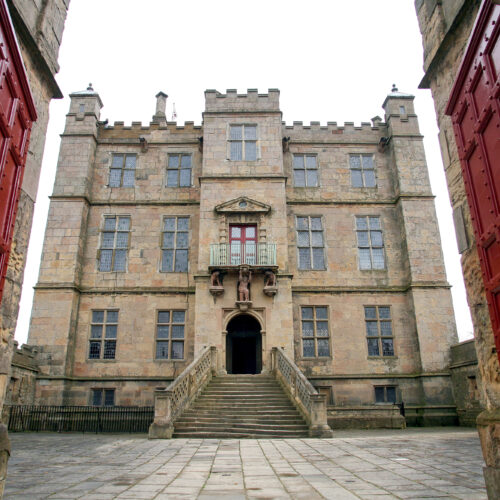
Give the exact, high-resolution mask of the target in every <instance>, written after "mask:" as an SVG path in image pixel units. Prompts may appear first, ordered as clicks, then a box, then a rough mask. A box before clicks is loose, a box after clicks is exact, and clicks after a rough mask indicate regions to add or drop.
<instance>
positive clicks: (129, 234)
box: [96, 214, 132, 273]
mask: <svg viewBox="0 0 500 500" xmlns="http://www.w3.org/2000/svg"><path fill="white" fill-rule="evenodd" d="M110 217H115V218H117V219H118V218H119V217H128V219H129V226H128V243H127V248H126V249H125V248H123V249H124V250H126V257H125V269H124V270H123V271H116V270H113V269H110V270H109V271H101V268H100V262H101V251H102V250H112V251H113V256H112V262H111V267H112V268H113V266H114V257H115V250H116V248H115V247H113V248H112V249H111V248H108V249H106V248H102V243H103V233H104V232H106V230H105V221H106V218H110ZM101 219H102V220H101V225H100V228H99V246H98V249H97V258H96V263H97V271H98V272H100V273H126V272H128V269H127V267H128V251H129V250H130V246H131V240H132V237H131V236H132V215H131V214H102V215H101ZM115 227H116V226H115ZM115 232H117V231H116V230H115Z"/></svg>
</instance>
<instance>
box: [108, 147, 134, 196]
mask: <svg viewBox="0 0 500 500" xmlns="http://www.w3.org/2000/svg"><path fill="white" fill-rule="evenodd" d="M115 157H116V158H117V157H122V164H121V166H120V167H117V166H115V165H114V159H115ZM127 157H130V158H132V157H133V158H134V166H133V168H130V167H127ZM113 170H120V184H119V185H118V186H112V185H111V172H112V171H113ZM136 170H137V153H111V165H110V167H109V177H108V187H109V188H135V172H136ZM126 171H133V172H134V177H133V178H134V182H133V184H132V185H131V186H124V185H123V179H124V177H125V172H126Z"/></svg>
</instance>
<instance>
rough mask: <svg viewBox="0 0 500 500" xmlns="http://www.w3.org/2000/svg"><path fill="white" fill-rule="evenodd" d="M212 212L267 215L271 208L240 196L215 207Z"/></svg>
mask: <svg viewBox="0 0 500 500" xmlns="http://www.w3.org/2000/svg"><path fill="white" fill-rule="evenodd" d="M214 210H215V211H216V212H217V213H222V214H243V213H245V214H248V213H254V214H267V213H269V212H270V211H271V207H270V205H266V204H265V203H261V202H260V201H256V200H251V199H250V198H247V197H246V196H241V197H240V198H236V199H235V200H229V201H226V202H225V203H221V204H220V205H217V206H216V207H215V209H214Z"/></svg>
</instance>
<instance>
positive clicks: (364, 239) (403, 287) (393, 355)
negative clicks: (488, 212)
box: [29, 87, 457, 427]
mask: <svg viewBox="0 0 500 500" xmlns="http://www.w3.org/2000/svg"><path fill="white" fill-rule="evenodd" d="M166 99H167V96H166V95H165V94H163V93H161V92H160V93H159V94H158V95H157V107H156V112H155V115H154V116H153V121H152V122H151V123H150V124H149V125H148V126H143V125H142V124H141V123H138V122H133V123H132V125H131V126H124V124H123V123H122V122H115V124H114V125H113V126H109V125H107V123H105V122H102V121H100V109H101V107H102V102H101V99H100V97H99V95H98V94H97V93H96V92H95V91H94V90H93V89H92V87H89V88H88V89H87V90H85V91H82V92H75V93H73V94H71V105H70V110H69V113H68V115H67V121H66V128H65V131H64V133H63V135H62V142H61V150H60V156H59V163H58V170H57V176H56V182H55V186H54V192H53V195H52V199H51V207H50V212H49V219H48V224H47V230H46V235H45V243H44V249H43V256H42V263H41V269H40V275H39V281H38V284H37V286H36V291H35V300H34V306H33V312H32V318H31V327H30V333H29V344H30V345H31V346H36V349H37V351H38V354H37V359H38V369H39V371H40V372H39V374H38V378H37V387H36V402H37V403H39V404H40V403H43V404H54V405H61V404H64V405H76V404H78V405H86V404H95V405H112V404H114V405H125V406H127V405H151V404H153V401H154V391H155V390H156V389H158V388H159V387H166V386H167V385H168V383H169V381H171V380H173V379H175V377H176V376H178V375H179V374H180V373H181V372H182V370H183V369H184V368H185V367H186V366H187V365H188V364H189V363H190V362H191V361H192V360H193V358H194V356H195V355H196V354H197V353H199V352H200V351H201V350H202V349H203V348H204V347H205V346H216V348H217V353H218V357H217V368H218V371H219V372H228V373H260V372H261V371H262V372H266V371H269V369H270V356H271V354H270V353H271V350H272V348H273V347H282V348H284V350H285V352H286V353H288V355H289V356H290V357H291V358H292V359H294V360H295V362H296V363H297V365H298V366H299V367H300V369H301V370H302V371H303V372H304V374H305V375H306V376H307V377H308V379H309V380H310V381H311V382H312V383H313V385H314V386H315V387H316V388H318V390H319V391H320V392H321V393H323V394H325V395H326V397H327V401H328V404H329V421H330V420H331V423H332V426H333V427H339V426H343V425H348V423H346V422H348V421H351V420H352V419H353V418H357V419H358V420H363V419H366V420H367V421H369V420H370V419H373V418H375V416H377V418H379V417H380V418H381V420H382V421H383V420H384V418H385V417H384V414H383V409H384V408H388V409H390V408H392V409H393V408H394V403H401V402H404V404H405V407H406V411H407V421H408V422H409V423H412V422H413V423H429V424H431V423H452V422H455V421H456V412H455V406H454V402H453V395H452V388H451V378H450V373H449V370H448V367H449V364H450V346H451V345H452V344H454V343H455V342H456V340H457V336H456V329H455V322H454V316H453V308H452V303H451V295H450V290H449V285H448V283H447V282H446V275H445V269H444V264H443V257H442V252H441V246H440V238H439V232H438V225H437V220H436V215H435V209H434V201H433V195H432V193H431V189H430V184H429V180H428V174H427V166H426V161H425V156H424V149H423V145H422V136H421V135H420V132H419V128H418V120H417V116H416V114H415V110H414V105H413V96H411V95H408V94H404V93H401V92H398V91H397V89H393V91H392V92H391V93H390V94H389V95H388V96H387V98H386V99H385V101H384V103H383V108H384V111H385V121H382V119H380V118H379V117H376V118H374V119H373V120H372V123H362V124H361V126H354V124H353V123H345V124H344V126H339V125H337V124H336V123H334V122H332V123H328V124H327V126H320V124H319V123H317V122H312V123H311V124H310V125H309V126H304V125H303V124H302V123H301V122H294V124H293V125H292V126H288V125H286V124H284V123H282V121H281V120H282V114H281V111H280V107H279V91H278V90H276V89H270V90H269V92H268V93H267V94H259V93H258V92H257V91H256V90H249V91H248V92H247V93H246V94H237V93H236V91H234V90H228V91H227V92H226V93H225V94H223V93H219V92H217V91H215V90H207V91H206V93H205V99H206V101H205V102H206V105H205V111H204V113H203V125H202V126H195V125H194V124H193V123H192V122H186V123H185V125H184V126H179V125H177V124H176V123H171V122H167V121H166V117H165V104H166ZM381 412H382V413H381ZM398 413H399V412H398ZM389 414H391V415H392V413H391V412H390V411H388V413H387V415H389ZM387 418H389V417H387ZM385 423H386V424H387V421H386V422H385Z"/></svg>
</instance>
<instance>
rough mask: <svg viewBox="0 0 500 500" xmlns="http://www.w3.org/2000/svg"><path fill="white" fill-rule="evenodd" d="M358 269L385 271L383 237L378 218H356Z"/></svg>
mask: <svg viewBox="0 0 500 500" xmlns="http://www.w3.org/2000/svg"><path fill="white" fill-rule="evenodd" d="M356 236H357V240H358V256H359V268H360V269H361V270H367V269H385V257H384V237H383V233H382V227H381V225H380V218H379V217H372V216H366V217H356Z"/></svg>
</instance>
